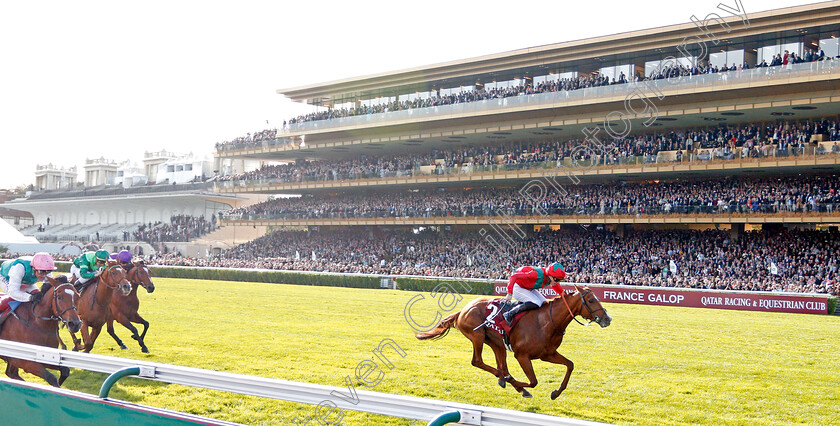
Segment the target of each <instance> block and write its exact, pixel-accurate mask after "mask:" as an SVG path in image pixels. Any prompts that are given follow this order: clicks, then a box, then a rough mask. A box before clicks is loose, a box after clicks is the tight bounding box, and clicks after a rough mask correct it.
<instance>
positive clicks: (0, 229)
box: [0, 218, 38, 244]
mask: <svg viewBox="0 0 840 426" xmlns="http://www.w3.org/2000/svg"><path fill="white" fill-rule="evenodd" d="M0 244H38V240H37V239H36V238H35V237H26V236H24V235H23V234H21V233H20V231H18V230H17V229H15V228H14V227H13V226H12V225H10V224H9V222H6V220H5V219H2V218H0Z"/></svg>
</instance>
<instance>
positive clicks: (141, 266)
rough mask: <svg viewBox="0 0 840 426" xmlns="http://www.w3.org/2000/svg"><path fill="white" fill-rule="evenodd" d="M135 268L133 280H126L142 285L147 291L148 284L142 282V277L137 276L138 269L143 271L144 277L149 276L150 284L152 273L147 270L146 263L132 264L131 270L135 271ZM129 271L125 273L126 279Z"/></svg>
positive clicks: (138, 273)
mask: <svg viewBox="0 0 840 426" xmlns="http://www.w3.org/2000/svg"><path fill="white" fill-rule="evenodd" d="M135 270H136V271H137V272H135V273H134V276H135V281H132V280H128V281H129V282H136V283H137V285H139V286H140V287H143V288H144V289H146V291H149V286H148V285H147V284H146V283H144V282H143V280H142V279H140V278H139V277H138V275H140V271H142V272H145V273H146V277H148V278H149V284H152V282H151V281H152V279H151V275H152V274H151V273H150V272H149V267H148V266H146V265H143V264H137V265H134V267H133V268H131V271H135ZM131 271H128V272H126V273H125V278H126V279H128V274H129V273H131ZM152 285H153V286H154V284H152Z"/></svg>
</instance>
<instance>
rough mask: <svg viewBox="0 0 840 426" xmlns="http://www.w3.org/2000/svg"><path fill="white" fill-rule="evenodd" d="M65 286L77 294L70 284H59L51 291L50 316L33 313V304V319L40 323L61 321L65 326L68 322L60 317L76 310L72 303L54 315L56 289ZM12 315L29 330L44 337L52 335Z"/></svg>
mask: <svg viewBox="0 0 840 426" xmlns="http://www.w3.org/2000/svg"><path fill="white" fill-rule="evenodd" d="M65 286H66V287H69V290H70V291H72V292H73V294H78V293H76V289H75V288H74V287H73V285H72V284H70V283H63V284H59V285H57V286H54V287H52V291H53V294H52V300H50V314H51V315H50V316H48V317H42V316H38V315H37V314H36V313H35V304H34V303H32V304H30V305H31V309H32V316H34V317H35V318H37V319H39V320H42V321H61V322H62V323H63V324H64V325H65V326H66V325H67V322H68V321H67V320H65V319H64V318H62V315H64V313H65V312H67V311H69V310H71V309H72V310H74V311H75V310H76V303H75V301H74V302H73V303H71V304H70V306H69V307H67V308H65V309H64V310H63V311H61V312H58V313H56V311H57V310H58V295H57V293H58V289H60V288H62V287H65ZM12 315H13V316H14V317H15V318H17V319H18V321H20V322H22V323H24V324H25V325H26V326H28V327H29V328H32V329H34V330H36V331H38V332H39V333H41V334H44V335H47V336H50V335H52V334H53V333H47V332H45V331H43V330H41V329H40V328H38V327H35V326H34V325H32V324H30V323H29V322H27V321H26V320H24V319H23V318H21V317H20V316H18V315H17V313H15V311H12Z"/></svg>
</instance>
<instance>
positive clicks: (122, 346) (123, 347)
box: [120, 345, 128, 349]
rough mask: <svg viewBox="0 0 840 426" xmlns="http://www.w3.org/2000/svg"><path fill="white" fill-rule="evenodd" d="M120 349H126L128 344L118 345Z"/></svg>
mask: <svg viewBox="0 0 840 426" xmlns="http://www.w3.org/2000/svg"><path fill="white" fill-rule="evenodd" d="M120 349H128V346H126V345H120Z"/></svg>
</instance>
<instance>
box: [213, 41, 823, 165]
mask: <svg viewBox="0 0 840 426" xmlns="http://www.w3.org/2000/svg"><path fill="white" fill-rule="evenodd" d="M825 59H830V58H829V57H827V56H826V55H825V53H824V52H823V50H822V49H819V50H811V49H806V51H805V54H804V55H797V54H796V52H788V51H785V52H784V53H779V54H777V55H775V56H774V57H773V58H772V59H771V60H770V62H769V63H768V62H767V61H766V60H762V62H761V63H759V64H757V65H755V68H762V67H776V66H786V65H789V64H798V63H803V62H815V61H822V60H825ZM750 68H751V66H750V64H749V63H747V62H744V63H742V64H739V65H736V64H734V63H733V64H732V65H730V66H727V65H725V64H724V65H722V66H716V65H712V64H710V63H708V61H705V62H704V61H700V62H699V63H697V64H692V65H691V66H687V65H686V64H682V63H680V64H674V65H670V64H669V63H668V62H663V63H662V65H661V66H660V67H659V68H657V69H655V70H654V71H651V72H650V74H649V75H647V76H644V75H641V74H640V73H638V72H637V73H635V74H634V75H632V76H627V75H625V74H624V73H623V72H621V73H620V74H619V75H617V76H616V77H614V78H612V79H611V78H610V77H609V76H605V75H600V74H599V73H593V74H591V75H579V76H577V77H575V78H558V79H555V80H546V81H543V82H539V83H536V84H530V83H528V84H519V85H516V86H510V87H504V88H497V87H494V88H491V89H488V90H485V89H482V88H477V89H473V90H466V91H461V92H459V93H451V94H445V95H440V94H439V93H438V94H434V95H430V96H428V97H426V98H420V97H417V98H414V99H410V100H403V101H399V100H394V101H391V102H386V103H379V104H363V105H359V106H356V107H353V108H338V109H334V108H331V109H328V110H325V111H316V112H312V113H310V114H305V115H300V116H297V117H294V118H291V119H289V120H287V121H284V122H283V127H284V128H285V127H287V126H288V125H292V124H295V123H302V122H310V121H321V120H331V119H335V118H343V117H352V116H358V115H368V114H378V113H385V112H391V111H400V110H406V109H415V108H427V107H435V106H441V105H452V104H459V103H465V102H475V101H481V100H487V99H497V98H506V97H511V96H522V95H532V94H536V93H547V92H559V91H572V90H579V89H586V88H590V87H600V86H608V85H613V84H625V83H629V82H635V81H640V80H659V79H665V78H676V77H688V76H696V75H700V74H714V73H723V72H731V71H743V70H748V69H750ZM276 137H277V129H267V130H263V131H260V132H255V133H254V134H253V135H252V134H250V133H249V134H248V135H246V136H244V137H239V138H236V139H234V140H232V141H225V142H220V143H217V144H216V149H217V150H223V149H240V148H246V147H249V146H254V145H259V144H261V143H263V142H264V141H266V140H273V139H275V138H276Z"/></svg>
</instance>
